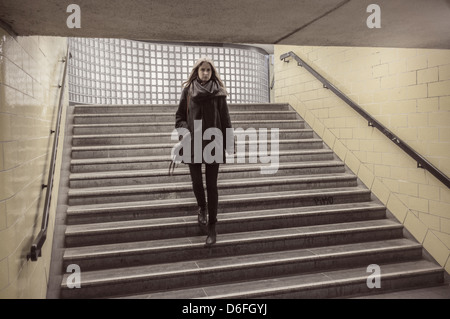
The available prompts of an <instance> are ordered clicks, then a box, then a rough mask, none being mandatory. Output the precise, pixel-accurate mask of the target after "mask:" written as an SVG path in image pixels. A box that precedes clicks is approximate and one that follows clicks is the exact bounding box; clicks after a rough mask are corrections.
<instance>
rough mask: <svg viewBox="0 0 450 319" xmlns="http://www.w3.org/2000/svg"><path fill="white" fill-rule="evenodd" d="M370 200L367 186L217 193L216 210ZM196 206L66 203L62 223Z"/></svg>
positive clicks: (177, 202) (180, 212) (178, 212)
mask: <svg viewBox="0 0 450 319" xmlns="http://www.w3.org/2000/svg"><path fill="white" fill-rule="evenodd" d="M370 200H371V193H370V190H368V189H366V188H362V187H340V188H328V189H315V190H295V191H284V192H268V193H259V194H238V195H221V196H219V207H218V214H224V213H229V212H236V211H251V210H261V209H277V208H290V207H307V206H322V205H336V204H344V203H359V202H368V201H370ZM197 209H198V206H197V202H196V200H195V199H194V198H193V197H192V198H178V199H165V200H153V201H138V202H123V203H106V204H92V205H77V206H69V207H68V209H67V216H66V223H67V225H74V224H87V223H97V222H108V221H121V220H133V219H145V218H163V217H174V216H189V215H195V211H196V210H197Z"/></svg>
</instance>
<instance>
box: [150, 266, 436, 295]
mask: <svg viewBox="0 0 450 319" xmlns="http://www.w3.org/2000/svg"><path fill="white" fill-rule="evenodd" d="M379 266H380V267H381V269H382V272H381V275H380V276H381V277H380V281H381V283H385V285H386V286H388V287H387V289H389V288H390V287H389V286H390V285H387V283H388V281H389V280H390V279H396V278H398V279H399V280H401V279H403V278H405V281H408V279H409V278H415V277H418V276H421V275H427V274H431V275H432V274H437V275H438V276H439V277H440V275H442V269H441V268H440V267H438V266H436V265H435V264H434V263H431V262H429V261H426V260H420V261H411V262H405V263H395V264H380V265H379ZM439 273H440V275H439ZM369 275H370V274H369V273H367V266H365V267H358V268H351V269H344V270H334V271H327V272H322V273H318V274H306V275H296V276H287V277H280V278H278V277H277V278H270V279H263V280H258V281H245V282H241V283H234V284H225V285H218V286H209V287H202V288H201V289H197V290H196V291H197V292H198V293H199V294H198V295H197V296H196V297H195V296H194V295H193V294H192V293H191V294H190V298H215V299H219V298H264V297H266V296H270V297H272V298H273V297H275V298H276V296H277V295H278V296H280V297H281V296H283V295H284V294H291V295H292V292H293V291H295V290H297V291H300V292H302V291H303V294H300V293H299V294H298V295H297V296H296V297H297V298H314V297H315V295H314V294H313V293H312V292H311V290H313V289H322V288H327V287H331V288H332V287H340V286H343V285H352V284H354V285H357V284H359V285H360V286H363V287H364V286H365V291H366V292H370V289H369V288H367V278H368V276H369ZM427 281H429V278H427V277H425V281H422V282H421V284H426V283H427ZM419 283H420V281H419ZM431 284H432V283H431ZM412 285H413V286H414V282H413V283H412ZM394 286H395V285H394ZM404 287H408V284H407V283H404ZM372 292H374V291H372ZM171 295H172V296H174V295H175V293H171V292H167V293H161V294H152V295H150V296H147V298H157V299H162V298H171V297H170V296H171ZM329 295H331V296H333V297H334V296H338V293H337V292H336V291H335V292H331V293H330V294H329ZM172 298H176V297H172Z"/></svg>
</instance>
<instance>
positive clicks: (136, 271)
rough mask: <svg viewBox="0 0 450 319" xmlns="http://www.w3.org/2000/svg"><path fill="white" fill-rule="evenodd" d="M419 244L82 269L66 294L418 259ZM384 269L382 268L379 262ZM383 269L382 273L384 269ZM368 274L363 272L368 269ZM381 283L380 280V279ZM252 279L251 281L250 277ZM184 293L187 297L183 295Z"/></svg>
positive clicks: (64, 287)
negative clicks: (77, 284)
mask: <svg viewBox="0 0 450 319" xmlns="http://www.w3.org/2000/svg"><path fill="white" fill-rule="evenodd" d="M420 257H421V246H420V245H419V244H417V243H414V242H412V241H410V240H407V239H393V240H385V241H375V242H366V243H355V244H345V245H336V246H333V249H331V248H330V247H317V248H311V249H292V250H286V251H276V252H264V253H261V254H256V255H255V254H252V255H241V256H237V257H233V258H228V257H226V258H223V257H216V258H208V259H207V260H204V259H199V260H189V261H182V262H174V263H169V264H158V265H145V266H138V267H129V268H119V269H108V270H102V271H83V275H82V277H81V288H80V289H69V288H68V287H67V284H65V283H66V282H67V279H68V275H65V276H64V278H63V284H62V287H61V288H62V296H63V297H64V298H94V297H96V298H98V297H111V296H120V295H126V294H136V293H144V292H145V293H146V294H147V295H149V294H150V293H152V292H163V291H165V292H166V293H167V291H168V290H173V289H180V288H185V287H200V286H205V285H217V284H219V283H226V284H228V285H230V284H231V283H233V282H237V281H240V280H245V281H246V282H247V283H248V282H250V280H256V281H257V280H261V279H262V278H265V277H268V278H274V277H281V278H283V277H286V276H289V275H296V276H298V275H299V274H306V273H310V272H311V271H315V272H317V271H327V272H329V271H330V270H332V269H338V268H344V267H352V268H354V267H362V266H365V267H367V265H369V264H373V263H377V264H383V263H385V262H397V263H399V262H408V261H416V260H418V259H419V258H420ZM383 272H384V267H383ZM383 272H382V273H383ZM366 276H367V274H366ZM382 283H383V284H384V282H382ZM250 284H252V282H250ZM186 297H187V298H188V296H186Z"/></svg>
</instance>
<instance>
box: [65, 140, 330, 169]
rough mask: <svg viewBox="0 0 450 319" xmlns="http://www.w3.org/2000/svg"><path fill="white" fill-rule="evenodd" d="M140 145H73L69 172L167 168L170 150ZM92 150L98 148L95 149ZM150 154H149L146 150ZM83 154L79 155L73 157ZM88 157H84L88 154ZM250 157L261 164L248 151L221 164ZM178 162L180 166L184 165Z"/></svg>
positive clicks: (322, 152) (310, 157)
mask: <svg viewBox="0 0 450 319" xmlns="http://www.w3.org/2000/svg"><path fill="white" fill-rule="evenodd" d="M140 147H141V146H140V145H138V146H128V147H127V148H123V147H122V146H109V147H98V146H97V147H95V148H91V147H89V148H87V147H84V148H83V149H81V148H77V149H76V150H74V148H72V158H74V159H72V160H71V161H70V171H71V172H72V173H83V172H84V173H85V172H105V171H122V170H143V169H161V168H166V169H168V167H169V163H170V161H171V157H170V153H169V154H165V155H164V156H151V155H150V156H148V155H145V154H142V153H147V152H149V150H148V149H147V148H140ZM94 149H97V151H95V150H94ZM78 152H85V153H84V154H81V153H78ZM149 154H152V153H151V152H149ZM270 154H271V155H272V156H277V155H278V161H279V163H286V162H307V161H326V160H333V159H334V156H333V152H332V151H331V150H329V149H309V150H280V151H279V152H278V153H277V152H274V153H273V154H272V153H270ZM77 156H83V157H82V158H76V157H77ZM87 156H89V157H88V158H84V157H87ZM97 156H100V157H97ZM251 159H256V160H257V163H252V164H254V165H260V164H261V158H260V156H259V154H257V153H247V154H246V157H245V158H243V161H244V162H243V163H241V162H238V161H240V158H238V157H237V155H236V154H235V155H233V156H229V157H227V163H226V165H223V166H228V165H235V164H245V163H247V164H248V163H250V160H251ZM183 166H184V164H180V165H179V167H183Z"/></svg>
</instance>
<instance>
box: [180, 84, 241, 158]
mask: <svg viewBox="0 0 450 319" xmlns="http://www.w3.org/2000/svg"><path fill="white" fill-rule="evenodd" d="M188 95H189V88H184V89H183V92H182V94H181V98H180V103H179V106H178V110H177V112H176V116H175V128H180V127H182V128H186V129H188V130H189V132H190V133H191V163H194V141H195V135H194V134H195V133H194V120H201V121H202V139H201V140H202V163H206V162H205V159H204V158H203V150H204V149H205V146H206V145H208V144H209V143H210V142H211V140H203V134H204V132H205V131H206V130H207V129H208V128H218V129H220V130H221V131H222V137H223V141H222V144H221V145H223V157H222V159H223V161H222V162H219V164H220V163H225V159H226V157H225V149H226V147H227V139H226V137H227V136H226V135H227V134H226V129H227V128H232V124H231V120H230V114H229V111H228V105H227V101H226V96H214V97H211V98H206V99H201V100H200V99H197V100H196V99H192V98H191V97H190V96H188ZM188 104H189V109H188ZM198 138H199V137H197V139H198ZM233 142H234V137H233ZM230 143H231V141H230V140H229V141H228V144H230ZM213 155H214V153H213Z"/></svg>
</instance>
